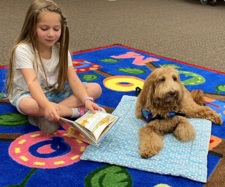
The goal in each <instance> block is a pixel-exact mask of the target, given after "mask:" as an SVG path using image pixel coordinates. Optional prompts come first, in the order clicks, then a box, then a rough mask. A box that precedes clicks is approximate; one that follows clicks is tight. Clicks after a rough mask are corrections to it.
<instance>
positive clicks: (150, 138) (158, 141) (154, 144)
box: [139, 124, 163, 158]
mask: <svg viewBox="0 0 225 187" xmlns="http://www.w3.org/2000/svg"><path fill="white" fill-rule="evenodd" d="M162 148H163V133H161V132H159V131H156V130H154V129H153V127H152V126H150V125H148V124H147V125H146V126H144V127H142V128H140V129H139V150H140V155H141V157H142V158H149V157H152V156H154V155H156V154H158V153H159V151H160V150H161V149H162Z"/></svg>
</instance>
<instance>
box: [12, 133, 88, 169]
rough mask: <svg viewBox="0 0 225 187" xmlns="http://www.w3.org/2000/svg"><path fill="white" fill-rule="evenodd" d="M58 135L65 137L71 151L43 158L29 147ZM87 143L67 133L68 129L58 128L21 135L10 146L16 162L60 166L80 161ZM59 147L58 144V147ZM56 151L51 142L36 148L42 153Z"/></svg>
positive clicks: (39, 165) (36, 166) (32, 165)
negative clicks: (47, 131) (52, 131)
mask: <svg viewBox="0 0 225 187" xmlns="http://www.w3.org/2000/svg"><path fill="white" fill-rule="evenodd" d="M57 137H58V138H61V139H63V141H64V142H63V145H64V147H65V146H66V147H69V149H68V150H69V151H67V152H66V153H65V154H59V155H55V156H53V157H48V158H41V157H37V156H35V155H34V154H32V153H31V152H30V149H29V148H30V147H31V146H35V145H42V143H44V142H51V141H53V140H52V139H54V138H57ZM87 145H88V144H87V143H84V142H82V141H80V140H78V139H75V138H73V137H70V136H69V135H68V134H67V131H64V130H58V131H56V132H55V133H53V134H46V133H44V132H42V131H36V132H32V133H29V134H25V135H23V136H20V137H19V138H17V139H16V140H14V141H13V142H12V143H11V145H10V147H9V155H10V156H11V157H12V159H13V160H15V161H16V162H18V163H20V164H22V165H25V166H28V167H34V168H58V167H64V166H68V165H71V164H73V163H75V162H78V161H79V160H80V156H81V155H82V153H83V152H84V150H85V148H86V147H87ZM57 148H59V147H58V146H57V145H56V149H57ZM59 149H60V148H59ZM54 151H56V150H54V149H52V148H51V144H49V143H46V144H43V145H42V146H39V147H38V148H37V149H36V152H37V153H38V154H40V155H45V154H46V155H47V154H51V153H54Z"/></svg>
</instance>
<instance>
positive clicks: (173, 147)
mask: <svg viewBox="0 0 225 187" xmlns="http://www.w3.org/2000/svg"><path fill="white" fill-rule="evenodd" d="M135 103H136V97H132V96H123V98H122V100H121V102H120V103H119V105H118V107H117V108H116V110H115V111H114V112H113V114H114V115H117V116H119V117H120V119H119V121H118V122H117V123H116V124H115V125H114V127H113V128H112V130H111V131H110V133H109V134H108V135H107V136H106V137H105V139H104V140H103V142H102V143H101V144H100V146H99V147H94V146H91V145H89V146H88V147H87V148H86V150H85V151H84V153H83V155H82V156H81V160H92V161H96V162H105V163H109V164H116V165H120V166H126V167H129V168H134V169H138V170H144V171H149V172H154V173H160V174H167V175H173V176H181V177H184V178H188V179H191V180H195V181H199V182H204V183H205V182H206V181H207V155H208V148H209V140H210V135H211V122H210V121H209V120H204V119H188V120H189V121H190V123H191V124H192V125H193V126H194V128H195V130H196V138H195V139H194V140H193V141H189V142H181V141H179V140H177V139H176V138H175V137H174V136H173V134H172V133H169V134H166V135H165V138H164V147H163V149H162V150H161V151H160V153H159V154H158V155H156V156H153V157H151V158H148V159H142V158H141V157H140V155H139V150H138V129H139V128H140V127H142V126H144V125H145V124H146V123H145V122H144V121H142V120H139V119H137V118H136V117H135V114H134V113H135Z"/></svg>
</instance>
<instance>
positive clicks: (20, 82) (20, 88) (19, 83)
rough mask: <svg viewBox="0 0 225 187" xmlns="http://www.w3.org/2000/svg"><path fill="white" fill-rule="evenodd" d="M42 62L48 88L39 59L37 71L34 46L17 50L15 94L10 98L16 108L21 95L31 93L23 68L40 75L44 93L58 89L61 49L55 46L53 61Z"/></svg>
mask: <svg viewBox="0 0 225 187" xmlns="http://www.w3.org/2000/svg"><path fill="white" fill-rule="evenodd" d="M37 56H38V55H37ZM41 60H42V63H43V66H44V70H45V73H46V76H47V82H48V86H49V87H47V83H46V78H45V74H44V71H43V68H42V66H41V62H40V60H39V58H37V61H38V71H37V68H36V64H35V57H34V52H33V48H32V45H31V44H22V45H19V46H18V47H17V48H16V50H15V53H14V86H13V94H12V95H11V96H10V98H9V100H10V102H11V103H12V104H13V105H14V106H16V100H17V98H18V97H19V96H20V95H21V94H23V93H25V92H29V90H28V88H27V84H26V82H25V80H24V78H23V75H22V73H21V71H20V70H21V69H23V68H33V69H34V70H35V72H36V74H37V75H38V82H39V84H40V85H41V88H42V90H43V91H44V93H46V92H48V91H52V90H53V89H55V88H56V87H57V83H58V64H59V47H57V46H56V45H53V46H52V54H51V59H49V60H46V59H43V58H41ZM68 66H72V59H71V56H70V53H69V52H68ZM48 88H49V89H48Z"/></svg>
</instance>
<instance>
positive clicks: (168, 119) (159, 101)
mask: <svg viewBox="0 0 225 187" xmlns="http://www.w3.org/2000/svg"><path fill="white" fill-rule="evenodd" d="M204 104H205V103H204V99H203V92H202V91H201V90H194V91H192V92H189V91H188V90H187V89H186V88H185V87H184V86H183V85H182V83H181V81H180V77H179V73H178V71H177V70H176V69H174V68H173V67H172V66H169V67H166V68H165V67H160V68H157V69H155V70H154V71H153V72H152V73H151V74H150V75H149V76H148V77H147V79H146V80H145V83H144V86H143V89H142V90H141V93H140V94H139V96H138V98H137V103H136V111H135V115H136V117H137V118H139V119H142V120H145V121H147V122H148V123H147V124H146V125H145V126H144V127H142V128H140V129H139V150H140V155H141V157H142V158H149V157H152V156H154V155H156V154H158V153H159V151H160V150H161V149H162V148H163V136H164V133H169V132H173V134H174V136H175V137H176V138H177V139H178V140H181V141H183V142H185V141H190V140H193V139H194V138H195V134H196V132H195V130H194V128H193V126H192V125H191V124H190V122H189V121H188V120H187V118H202V119H203V118H204V119H208V120H211V121H212V122H213V123H215V124H219V125H221V124H222V123H223V121H222V119H221V117H220V114H217V113H216V112H215V111H214V110H211V109H210V108H209V107H206V106H203V105H204ZM202 128H204V127H202Z"/></svg>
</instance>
